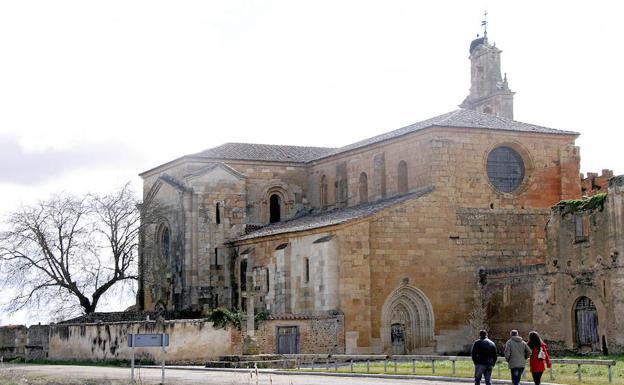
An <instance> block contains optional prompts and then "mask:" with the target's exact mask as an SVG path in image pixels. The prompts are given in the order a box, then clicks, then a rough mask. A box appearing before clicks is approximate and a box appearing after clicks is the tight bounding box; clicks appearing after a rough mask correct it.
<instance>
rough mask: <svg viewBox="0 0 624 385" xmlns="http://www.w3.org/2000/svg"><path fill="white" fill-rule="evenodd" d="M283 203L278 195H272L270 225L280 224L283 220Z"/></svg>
mask: <svg viewBox="0 0 624 385" xmlns="http://www.w3.org/2000/svg"><path fill="white" fill-rule="evenodd" d="M280 216H281V202H280V197H279V195H277V194H273V195H271V197H270V198H269V223H275V222H279V221H280V220H281V218H280Z"/></svg>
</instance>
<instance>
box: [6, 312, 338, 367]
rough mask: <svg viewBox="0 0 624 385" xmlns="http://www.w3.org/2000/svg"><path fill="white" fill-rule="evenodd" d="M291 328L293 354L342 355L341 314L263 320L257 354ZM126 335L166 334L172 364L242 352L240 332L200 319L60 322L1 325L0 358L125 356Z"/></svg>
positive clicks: (151, 352) (142, 354)
mask: <svg viewBox="0 0 624 385" xmlns="http://www.w3.org/2000/svg"><path fill="white" fill-rule="evenodd" d="M282 326H295V327H297V332H298V344H297V345H298V349H299V351H298V353H319V354H327V353H332V354H335V353H344V351H345V350H344V349H345V340H344V317H343V316H342V315H318V316H302V315H283V316H272V317H271V318H270V319H269V320H266V321H263V322H262V323H261V324H260V325H259V327H258V330H256V331H255V336H256V339H257V342H258V350H259V353H265V354H271V353H276V352H277V337H276V336H277V330H278V328H279V327H282ZM130 333H168V334H169V344H170V345H169V346H168V347H167V349H166V361H167V362H168V363H171V364H204V363H205V362H206V361H212V360H217V359H218V358H219V357H220V356H226V355H239V354H242V340H243V338H242V336H243V335H244V333H245V331H244V330H243V331H239V330H237V329H236V328H233V327H231V326H228V327H227V328H220V329H218V328H214V326H213V324H212V322H209V321H207V320H205V319H192V320H159V321H125V322H98V323H63V324H56V325H33V326H31V327H30V328H26V327H25V326H22V325H20V326H5V327H0V356H3V357H4V359H5V360H6V359H13V358H16V357H20V358H25V359H26V360H35V359H46V358H47V359H50V360H87V361H104V360H129V359H130V356H131V349H130V348H129V347H128V334H130ZM135 356H136V358H138V359H146V360H152V361H156V362H160V360H161V359H162V353H161V351H160V349H159V348H137V349H135Z"/></svg>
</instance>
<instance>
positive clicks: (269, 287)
mask: <svg viewBox="0 0 624 385" xmlns="http://www.w3.org/2000/svg"><path fill="white" fill-rule="evenodd" d="M269 274H270V272H269V268H268V267H267V268H266V291H267V293H268V292H269V290H270V289H271V285H270V283H271V276H270V275H269Z"/></svg>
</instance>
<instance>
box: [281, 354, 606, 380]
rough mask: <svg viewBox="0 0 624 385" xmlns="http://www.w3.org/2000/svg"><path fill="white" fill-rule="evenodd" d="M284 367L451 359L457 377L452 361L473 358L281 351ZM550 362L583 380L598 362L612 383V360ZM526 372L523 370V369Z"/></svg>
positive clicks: (385, 366)
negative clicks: (586, 370)
mask: <svg viewBox="0 0 624 385" xmlns="http://www.w3.org/2000/svg"><path fill="white" fill-rule="evenodd" d="M283 357H284V358H283V360H284V367H286V366H287V364H286V361H294V367H295V368H297V370H300V369H301V365H302V364H306V365H309V366H310V370H312V371H314V370H315V369H317V368H318V369H320V370H323V369H324V370H325V371H329V370H330V367H333V369H334V371H335V372H337V371H338V367H339V366H346V365H349V367H350V371H351V372H354V369H353V365H354V363H356V364H357V363H365V364H366V373H370V366H371V362H383V372H384V373H388V370H389V366H390V367H391V369H390V370H391V371H392V372H393V373H394V374H397V371H398V363H400V362H411V364H412V368H411V369H412V370H411V372H412V374H416V362H431V373H432V374H435V373H436V362H439V361H450V362H451V376H453V377H455V376H456V370H455V364H456V362H457V361H470V362H472V358H471V357H469V356H435V355H383V354H355V355H352V354H284V355H283ZM503 361H504V358H502V357H499V359H498V362H497V363H496V367H497V371H498V377H499V378H500V377H501V364H502V363H503ZM550 361H551V363H552V364H564V365H577V373H578V380H579V382H581V381H582V380H583V377H582V371H581V365H599V366H607V367H608V369H607V370H608V377H609V382H613V370H612V367H613V366H615V363H616V362H615V361H614V360H575V359H551V360H550ZM525 374H526V372H525ZM549 377H550V380H551V381H552V380H554V374H553V368H552V367H551V368H550V369H549Z"/></svg>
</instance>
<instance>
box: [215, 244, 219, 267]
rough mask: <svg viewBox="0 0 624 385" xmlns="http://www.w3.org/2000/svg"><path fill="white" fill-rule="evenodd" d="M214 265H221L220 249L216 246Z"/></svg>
mask: <svg viewBox="0 0 624 385" xmlns="http://www.w3.org/2000/svg"><path fill="white" fill-rule="evenodd" d="M214 265H215V266H219V249H218V248H216V247H215V249H214Z"/></svg>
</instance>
